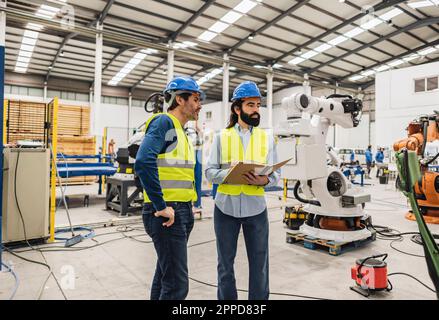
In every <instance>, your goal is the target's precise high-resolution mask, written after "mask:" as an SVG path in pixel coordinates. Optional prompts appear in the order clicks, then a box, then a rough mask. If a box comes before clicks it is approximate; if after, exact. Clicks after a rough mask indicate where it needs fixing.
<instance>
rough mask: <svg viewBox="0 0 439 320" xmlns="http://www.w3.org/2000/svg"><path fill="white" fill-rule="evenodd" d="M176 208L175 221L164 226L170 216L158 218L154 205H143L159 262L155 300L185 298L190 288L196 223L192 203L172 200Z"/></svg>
mask: <svg viewBox="0 0 439 320" xmlns="http://www.w3.org/2000/svg"><path fill="white" fill-rule="evenodd" d="M167 205H168V206H169V207H172V208H173V209H174V211H175V221H174V224H173V225H171V226H170V227H165V226H163V225H162V224H163V222H165V221H167V220H168V218H164V217H156V216H155V215H154V212H155V209H154V207H153V206H152V204H145V205H144V207H143V224H144V226H145V231H146V233H147V234H148V235H149V236H150V237H151V238H152V241H153V243H154V248H155V251H156V253H157V265H156V270H155V274H154V278H153V281H152V285H151V300H183V299H185V298H186V296H187V294H188V291H189V278H188V277H189V276H188V267H187V241H188V239H189V235H190V233H191V231H192V228H193V226H194V216H193V213H192V203H191V202H168V203H167Z"/></svg>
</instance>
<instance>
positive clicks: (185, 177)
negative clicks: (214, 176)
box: [143, 113, 197, 202]
mask: <svg viewBox="0 0 439 320" xmlns="http://www.w3.org/2000/svg"><path fill="white" fill-rule="evenodd" d="M159 115H165V116H167V117H169V118H170V119H171V120H172V123H173V124H174V128H175V132H176V134H177V145H176V146H175V148H174V149H173V150H172V151H169V152H165V153H161V154H159V155H158V157H157V167H158V172H159V180H160V186H161V188H162V192H163V199H164V200H165V201H166V202H172V201H178V202H188V201H196V200H197V193H196V192H195V189H194V181H195V177H194V167H195V152H194V149H193V146H192V144H191V143H189V142H188V139H187V136H186V134H185V132H184V130H183V127H182V126H181V124H180V122H179V121H178V119H177V118H175V117H174V116H173V115H171V114H169V113H157V114H155V115H153V116H152V117H151V118H149V119H148V121H147V122H146V124H145V132H146V130H147V129H148V126H149V124H150V123H151V120H152V119H154V118H155V117H157V116H159ZM143 199H144V201H145V202H151V200H150V199H149V198H148V195H147V194H146V192H145V190H144V191H143Z"/></svg>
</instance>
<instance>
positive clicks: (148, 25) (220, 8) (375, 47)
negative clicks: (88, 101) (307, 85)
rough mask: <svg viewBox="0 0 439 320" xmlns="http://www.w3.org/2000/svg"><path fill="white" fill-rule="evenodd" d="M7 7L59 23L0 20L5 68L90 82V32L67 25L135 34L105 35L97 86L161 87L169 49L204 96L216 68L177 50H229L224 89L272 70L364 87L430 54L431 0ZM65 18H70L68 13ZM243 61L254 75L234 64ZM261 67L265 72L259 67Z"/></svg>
mask: <svg viewBox="0 0 439 320" xmlns="http://www.w3.org/2000/svg"><path fill="white" fill-rule="evenodd" d="M7 7H8V9H11V10H13V11H14V12H16V13H27V14H32V15H33V16H36V17H39V18H45V19H50V20H52V21H60V22H61V23H64V26H66V27H65V28H52V27H50V26H48V25H41V24H38V23H34V24H32V22H24V21H23V20H22V21H20V20H19V19H14V18H10V19H9V18H8V15H7V28H6V70H7V71H11V72H21V73H26V74H38V75H42V76H44V77H45V78H46V79H49V78H50V77H61V78H67V79H78V80H84V81H88V82H90V84H92V83H93V79H94V59H95V39H94V38H92V37H87V36H84V35H83V34H81V33H77V32H75V29H74V27H76V26H81V27H89V28H95V26H96V23H97V21H100V22H103V29H104V31H109V32H114V33H117V34H119V35H123V36H126V37H136V38H139V39H141V40H142V41H144V43H145V45H144V47H137V46H132V45H126V44H124V43H123V41H118V42H117V43H116V42H115V41H112V40H108V39H106V38H105V36H104V47H103V77H102V79H103V84H105V85H116V86H123V87H128V88H131V89H134V88H142V89H148V90H161V89H163V87H164V86H165V84H166V60H167V55H166V52H164V51H160V50H159V51H157V50H152V49H150V48H149V46H148V44H162V45H165V44H168V43H169V41H173V43H174V48H175V49H176V55H175V59H176V61H175V69H174V73H175V74H179V75H191V76H193V77H195V79H197V80H199V81H200V83H202V88H203V89H204V90H206V92H207V94H208V96H210V97H221V92H222V76H221V73H222V70H221V67H222V65H219V64H217V65H215V64H212V63H200V62H199V61H196V59H195V60H194V59H191V58H188V57H186V56H179V54H178V51H179V50H189V51H192V52H196V53H199V54H202V55H206V56H211V57H214V56H215V57H218V58H222V57H223V55H224V54H225V53H227V54H228V55H229V56H230V62H231V70H230V87H231V88H233V87H234V86H236V85H237V84H238V83H239V82H241V81H243V80H253V81H256V82H258V83H260V85H261V88H262V89H263V90H264V89H266V79H265V77H264V75H263V74H262V73H261V72H260V71H262V70H265V69H267V67H268V66H272V67H273V71H274V82H273V89H274V90H275V91H276V90H280V89H282V88H284V87H288V86H292V85H295V84H297V83H299V82H298V81H296V82H294V81H288V80H285V79H282V78H281V77H276V75H279V74H290V75H295V76H298V79H302V78H303V76H304V75H306V74H307V75H308V76H309V79H310V80H312V81H314V82H317V83H322V84H323V85H325V84H326V85H328V84H329V85H330V84H335V83H336V82H338V83H339V84H341V85H342V86H348V87H352V88H358V87H362V88H365V87H367V86H369V85H371V84H373V79H374V75H375V73H376V72H380V71H385V70H388V69H391V68H400V67H407V66H410V65H416V64H421V63H426V62H431V61H436V60H438V59H439V32H438V31H439V0H426V1H417V0H410V1H392V0H387V1H371V0H350V1H349V0H345V1H340V0H303V1H293V0H262V1H257V0H205V1H201V0H191V1H179V0H142V1H140V0H124V1H112V0H109V1H100V0H93V1H90V0H58V1H56V0H53V1H48V0H47V1H37V0H35V1H29V0H27V1H24V0H23V1H20V0H10V1H8V2H7ZM73 17H74V19H73ZM234 63H236V64H239V63H241V64H245V65H248V66H252V67H253V68H254V69H255V70H258V71H259V72H258V73H252V72H249V70H240V69H239V68H236V67H234ZM267 71H268V69H267Z"/></svg>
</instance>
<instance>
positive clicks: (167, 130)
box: [135, 77, 203, 300]
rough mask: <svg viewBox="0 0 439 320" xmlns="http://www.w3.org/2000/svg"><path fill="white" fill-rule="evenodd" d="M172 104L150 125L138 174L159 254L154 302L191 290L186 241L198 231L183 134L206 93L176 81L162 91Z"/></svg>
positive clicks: (190, 153)
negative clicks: (194, 228) (194, 229)
mask: <svg viewBox="0 0 439 320" xmlns="http://www.w3.org/2000/svg"><path fill="white" fill-rule="evenodd" d="M163 94H164V99H165V101H166V103H167V104H168V105H169V107H168V110H167V112H166V113H157V114H155V115H153V116H152V117H151V118H149V119H148V120H147V121H146V124H145V136H144V138H143V141H142V144H141V146H140V148H139V151H138V152H137V156H136V164H135V170H136V173H137V175H138V176H139V178H140V181H141V183H142V186H143V188H144V192H143V198H144V202H145V203H144V206H143V215H142V217H143V224H144V226H145V231H146V233H148V235H149V236H150V237H151V238H152V241H153V242H154V248H155V251H156V252H157V265H156V270H155V274H154V279H153V281H152V285H151V300H183V299H185V298H186V296H187V294H188V290H189V276H188V267H187V241H188V239H189V235H190V233H191V231H192V228H193V226H194V216H193V213H192V201H195V200H196V199H197V194H196V192H195V190H194V167H195V152H194V150H193V147H192V143H189V141H188V139H187V136H186V134H185V132H184V130H183V127H184V125H185V124H186V123H187V122H188V121H191V120H198V114H199V112H200V110H201V100H202V95H203V92H202V91H201V89H200V87H199V85H198V84H197V83H196V82H195V80H194V79H192V78H190V77H175V78H174V79H173V80H172V81H171V82H169V83H168V85H167V86H166V89H165V90H164V91H163Z"/></svg>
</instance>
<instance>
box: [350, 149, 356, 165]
mask: <svg viewBox="0 0 439 320" xmlns="http://www.w3.org/2000/svg"><path fill="white" fill-rule="evenodd" d="M350 160H351V164H354V162H355V152H354V150H352V151H351V158H350Z"/></svg>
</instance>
